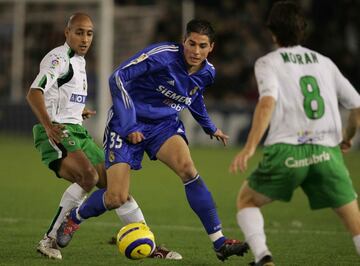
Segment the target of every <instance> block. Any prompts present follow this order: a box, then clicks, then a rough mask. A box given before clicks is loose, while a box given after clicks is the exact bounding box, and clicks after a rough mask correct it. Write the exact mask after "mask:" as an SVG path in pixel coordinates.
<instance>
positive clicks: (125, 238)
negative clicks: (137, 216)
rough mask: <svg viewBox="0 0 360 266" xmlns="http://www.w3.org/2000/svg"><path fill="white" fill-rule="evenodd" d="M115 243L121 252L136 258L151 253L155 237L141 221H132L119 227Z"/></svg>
mask: <svg viewBox="0 0 360 266" xmlns="http://www.w3.org/2000/svg"><path fill="white" fill-rule="evenodd" d="M116 244H117V247H118V248H119V251H120V253H121V254H123V255H125V256H126V257H127V258H129V259H133V260H138V259H143V258H146V257H148V256H150V255H151V253H152V252H153V251H154V249H155V237H154V234H153V233H152V232H151V231H150V228H149V227H148V226H147V225H145V224H143V223H132V224H128V225H126V226H124V227H123V228H121V229H120V231H119V233H118V234H117V237H116Z"/></svg>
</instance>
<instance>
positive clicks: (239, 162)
mask: <svg viewBox="0 0 360 266" xmlns="http://www.w3.org/2000/svg"><path fill="white" fill-rule="evenodd" d="M274 108H275V99H274V98H273V97H271V96H264V97H262V98H261V99H260V101H259V102H258V104H257V105H256V108H255V113H254V117H253V121H252V126H251V130H250V133H249V136H248V138H247V141H246V144H245V146H244V148H243V149H242V150H241V151H240V152H239V153H238V154H237V155H236V156H235V158H234V160H233V161H232V163H231V165H230V167H229V171H230V172H231V173H237V172H238V171H239V170H240V171H241V172H245V171H246V169H247V162H248V160H249V159H250V158H251V157H252V156H253V155H254V153H255V151H256V148H257V146H258V144H259V142H260V140H261V138H262V137H263V136H264V134H265V131H266V129H267V128H268V126H269V124H270V120H271V116H272V113H273V111H274Z"/></svg>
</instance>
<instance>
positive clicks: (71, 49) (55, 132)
mask: <svg viewBox="0 0 360 266" xmlns="http://www.w3.org/2000/svg"><path fill="white" fill-rule="evenodd" d="M93 35H94V26H93V23H92V20H91V18H90V17H89V16H88V15H87V14H84V13H75V14H74V15H72V16H71V17H70V19H69V21H68V23H67V26H66V27H65V37H66V41H65V43H64V44H63V45H62V46H59V47H56V48H55V49H53V50H51V51H50V52H49V53H48V54H47V55H46V56H45V57H44V58H43V59H42V61H41V63H40V71H39V74H38V75H37V77H36V78H35V80H34V82H33V83H32V85H31V87H30V90H29V92H28V94H27V97H26V99H27V101H28V103H29V105H30V106H31V109H32V110H33V112H34V114H35V115H36V117H37V119H38V120H39V122H40V123H39V124H36V125H35V126H34V127H33V136H34V144H35V147H36V149H37V150H38V151H39V152H40V156H41V159H42V162H43V163H44V164H45V165H47V166H48V167H49V168H50V169H51V170H53V171H54V173H55V174H56V176H57V177H59V178H62V179H64V180H67V181H69V182H70V183H71V185H70V186H69V187H68V188H67V189H66V190H65V192H64V194H63V196H62V198H61V200H60V204H59V208H58V210H57V212H56V215H55V217H54V219H53V221H52V222H51V224H50V227H49V229H48V231H47V232H46V233H45V235H44V238H43V239H42V240H41V241H40V242H39V244H38V246H37V251H38V252H40V253H42V254H43V255H45V256H47V257H49V258H54V259H62V255H61V251H60V249H59V245H58V244H59V243H57V241H56V231H57V229H58V227H59V226H60V224H61V221H62V220H63V219H64V216H65V214H66V213H67V212H68V211H69V210H70V209H72V208H73V207H76V206H78V205H80V203H81V202H82V201H83V200H84V199H85V196H86V194H87V193H88V192H90V191H91V190H92V189H93V188H94V186H95V185H96V186H98V187H101V188H102V187H106V172H105V168H104V153H103V150H102V149H100V148H99V147H98V146H97V145H96V143H95V142H94V140H93V138H92V137H91V136H90V135H89V133H88V132H87V130H86V129H85V128H84V127H83V126H82V121H83V119H86V118H90V117H91V116H92V115H94V114H95V111H92V110H89V109H87V108H86V107H85V103H86V97H87V90H88V84H87V78H86V70H85V64H86V62H85V58H84V56H85V55H86V53H87V52H88V50H89V48H90V46H91V43H92V40H93ZM116 213H117V215H118V216H119V218H120V219H121V220H122V221H123V222H124V223H125V224H127V223H132V222H145V219H144V216H143V214H142V212H141V210H140V208H139V206H138V205H137V203H136V201H135V200H134V199H133V198H132V197H131V196H130V197H129V198H128V201H127V202H126V203H125V204H124V205H122V206H121V207H120V208H118V209H116ZM61 247H63V246H61ZM155 252H160V253H161V254H160V255H161V256H162V258H166V259H174V258H175V259H176V258H177V259H179V258H181V256H180V254H178V253H176V252H173V251H169V250H165V249H164V250H162V249H161V248H157V249H156V250H155ZM155 255H156V256H157V257H161V256H159V254H155Z"/></svg>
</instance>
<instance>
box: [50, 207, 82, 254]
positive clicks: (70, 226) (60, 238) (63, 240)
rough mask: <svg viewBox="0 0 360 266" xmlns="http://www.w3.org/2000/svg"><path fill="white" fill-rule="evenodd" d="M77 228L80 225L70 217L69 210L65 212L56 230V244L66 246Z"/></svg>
mask: <svg viewBox="0 0 360 266" xmlns="http://www.w3.org/2000/svg"><path fill="white" fill-rule="evenodd" d="M79 228H80V226H79V225H78V224H76V223H75V222H74V221H73V220H72V219H71V217H70V212H69V213H67V214H66V216H65V218H64V220H63V222H62V223H61V225H60V227H59V229H58V230H57V237H56V242H57V244H58V246H59V247H61V248H64V247H66V246H67V245H68V244H69V243H70V241H71V239H72V237H73V235H74V233H75V231H77V230H78V229H79Z"/></svg>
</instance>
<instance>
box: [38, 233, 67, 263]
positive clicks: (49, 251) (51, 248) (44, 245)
mask: <svg viewBox="0 0 360 266" xmlns="http://www.w3.org/2000/svg"><path fill="white" fill-rule="evenodd" d="M36 250H37V251H38V252H39V253H41V254H43V255H44V256H46V257H48V258H50V259H57V260H61V259H62V255H61V252H60V249H59V247H58V245H57V244H56V239H54V238H51V237H48V236H47V235H45V236H44V238H43V239H41V240H40V242H39V244H38V246H37V247H36Z"/></svg>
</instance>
